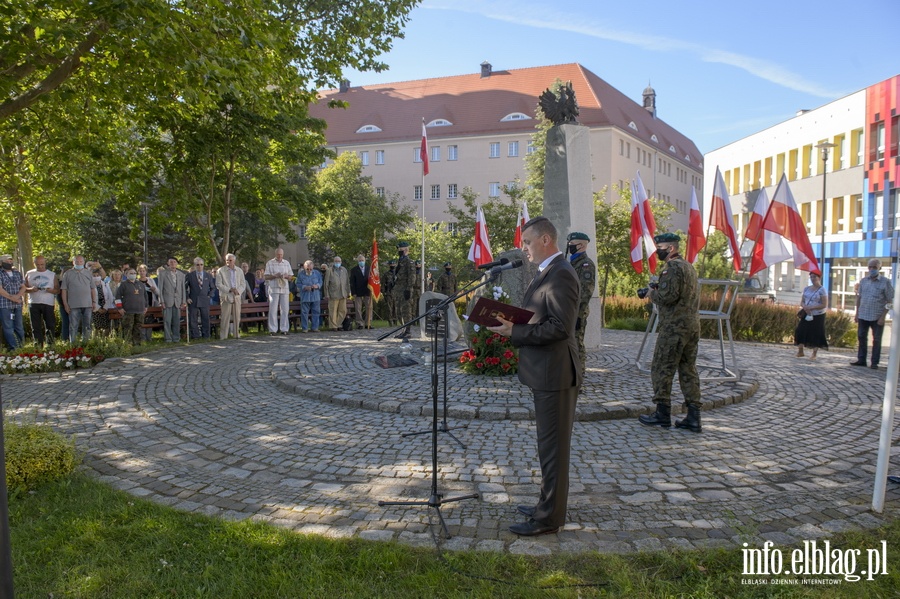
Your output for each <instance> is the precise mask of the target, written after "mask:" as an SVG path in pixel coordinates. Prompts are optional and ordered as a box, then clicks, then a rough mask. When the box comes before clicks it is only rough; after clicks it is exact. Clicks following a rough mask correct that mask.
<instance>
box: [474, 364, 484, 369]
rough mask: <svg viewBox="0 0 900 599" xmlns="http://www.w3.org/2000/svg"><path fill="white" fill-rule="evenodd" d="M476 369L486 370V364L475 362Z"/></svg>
mask: <svg viewBox="0 0 900 599" xmlns="http://www.w3.org/2000/svg"><path fill="white" fill-rule="evenodd" d="M475 368H478V369H481V368H484V362H475Z"/></svg>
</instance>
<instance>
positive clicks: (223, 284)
mask: <svg viewBox="0 0 900 599" xmlns="http://www.w3.org/2000/svg"><path fill="white" fill-rule="evenodd" d="M216 287H217V288H218V289H219V303H221V304H231V303H234V301H235V296H234V295H233V294H232V293H229V291H231V275H230V269H229V268H228V267H227V266H223V267H222V268H220V269H219V272H218V273H216ZM234 288H235V289H237V299H238V300H240V299H241V296H242V295H244V292H245V291H246V290H247V280H246V279H245V278H244V271H243V270H241V269H240V268H235V269H234Z"/></svg>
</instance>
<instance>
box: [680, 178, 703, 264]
mask: <svg viewBox="0 0 900 599" xmlns="http://www.w3.org/2000/svg"><path fill="white" fill-rule="evenodd" d="M705 245H706V235H704V234H703V215H702V214H701V213H700V204H699V203H698V202H697V190H696V189H694V186H693V185H691V214H690V217H689V219H688V235H687V249H686V250H685V256H686V257H687V261H688V262H690V263H691V264H693V263H694V260H696V259H697V255H698V254H699V253H700V250H702V249H703V246H705Z"/></svg>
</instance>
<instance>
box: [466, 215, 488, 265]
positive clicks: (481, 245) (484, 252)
mask: <svg viewBox="0 0 900 599" xmlns="http://www.w3.org/2000/svg"><path fill="white" fill-rule="evenodd" d="M469 260H471V261H472V262H474V263H475V267H476V268H477V267H479V266H481V265H482V264H487V263H488V262H493V261H494V257H493V256H492V255H491V242H490V240H489V239H488V230H487V223H486V222H485V221H484V212H483V211H482V210H481V206H479V207H478V212H477V213H476V215H475V239H473V240H472V245H471V246H470V247H469Z"/></svg>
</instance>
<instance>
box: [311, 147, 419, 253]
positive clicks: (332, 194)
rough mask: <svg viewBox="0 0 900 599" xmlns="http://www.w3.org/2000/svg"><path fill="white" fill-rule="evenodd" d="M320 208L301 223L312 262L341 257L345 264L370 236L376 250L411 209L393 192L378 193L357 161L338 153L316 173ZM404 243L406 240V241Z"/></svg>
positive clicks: (409, 217)
mask: <svg viewBox="0 0 900 599" xmlns="http://www.w3.org/2000/svg"><path fill="white" fill-rule="evenodd" d="M316 191H317V195H318V198H319V200H320V206H321V208H320V210H319V211H318V213H317V214H316V215H315V216H314V217H312V218H311V219H310V220H309V222H308V224H307V226H306V236H307V239H308V241H309V251H310V255H311V256H312V257H313V259H314V260H316V261H318V262H322V261H324V260H325V259H326V258H331V257H333V256H336V255H337V256H341V257H342V258H343V259H344V260H345V261H347V262H348V263H349V262H350V260H351V259H352V258H353V257H354V256H356V255H357V254H363V255H367V254H369V252H370V250H371V248H372V236H373V235H376V236H377V239H378V243H379V248H381V247H389V245H390V244H389V243H388V240H392V239H394V238H395V236H396V235H397V234H398V233H400V232H401V231H403V230H404V229H405V228H406V227H408V226H409V225H410V224H411V223H413V221H414V215H413V211H412V208H410V207H408V206H401V205H400V198H399V196H398V195H396V194H395V195H385V196H379V195H378V194H376V193H375V190H374V189H373V188H372V184H371V178H370V177H364V176H363V175H362V161H361V160H360V159H359V157H358V156H357V155H356V154H355V153H353V152H344V153H343V154H341V155H340V156H338V157H337V159H336V160H335V161H334V163H332V164H330V165H328V166H327V167H326V168H324V169H322V171H321V172H319V173H318V175H317V176H316ZM410 245H413V244H412V241H410Z"/></svg>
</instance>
